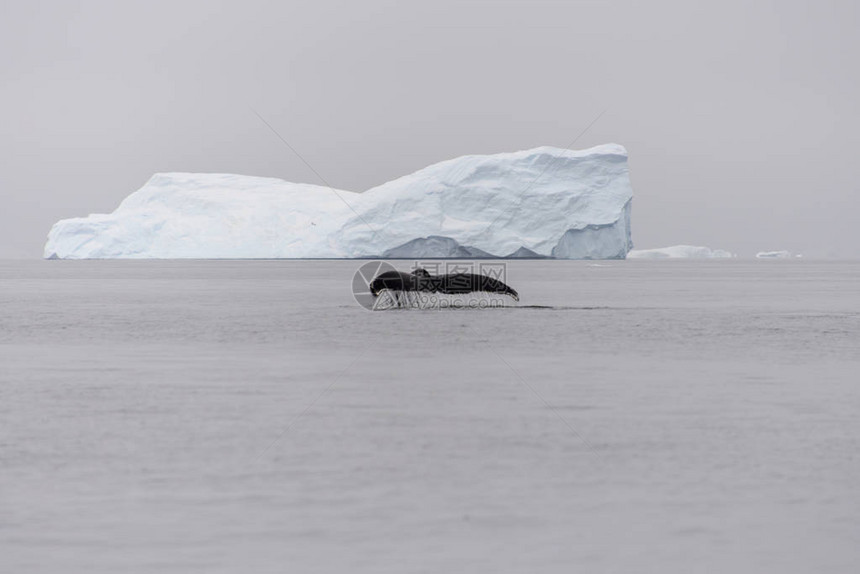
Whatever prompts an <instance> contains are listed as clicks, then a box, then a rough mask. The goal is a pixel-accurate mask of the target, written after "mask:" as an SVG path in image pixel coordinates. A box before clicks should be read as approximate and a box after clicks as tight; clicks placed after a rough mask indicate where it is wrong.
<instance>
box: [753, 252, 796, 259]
mask: <svg viewBox="0 0 860 574" xmlns="http://www.w3.org/2000/svg"><path fill="white" fill-rule="evenodd" d="M755 256H756V259H788V258H789V257H792V253H791V251H759V252H758V253H756V254H755Z"/></svg>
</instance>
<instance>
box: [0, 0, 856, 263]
mask: <svg viewBox="0 0 860 574" xmlns="http://www.w3.org/2000/svg"><path fill="white" fill-rule="evenodd" d="M858 6H860V5H858V3H856V2H848V1H832V0H824V1H819V2H809V1H805V0H785V1H780V2H770V1H763V2H754V3H750V2H744V1H740V0H728V1H721V2H695V3H690V2H681V1H675V0H659V1H656V2H647V3H646V2H636V1H634V0H615V1H601V2H597V1H576V2H558V1H554V0H553V1H550V0H536V1H525V0H493V1H489V0H472V1H465V2H459V1H458V2H454V1H452V0H440V1H436V2H390V1H383V0H369V1H363V2H351V1H349V2H348V1H345V0H318V1H314V2H291V3H280V2H269V1H262V0H249V1H247V2H227V1H223V0H221V1H219V0H206V1H203V0H193V1H170V2H166V1H151V0H150V1H146V2H142V1H140V2H138V1H132V2H128V1H126V2H102V1H94V0H83V1H77V2H67V1H64V0H63V1H61V0H45V1H41V2H30V1H23V0H11V1H5V2H3V3H2V5H0V48H2V50H3V52H4V53H5V54H8V55H9V57H6V58H2V59H0V126H2V128H0V157H2V158H3V162H2V167H0V206H2V208H0V258H4V257H5V258H8V257H39V256H40V255H41V252H42V247H43V246H44V241H45V235H46V234H47V232H48V229H49V228H50V226H51V224H53V223H54V222H55V221H56V220H58V219H61V218H66V217H74V216H82V215H87V214H89V213H93V212H99V213H103V212H109V211H112V210H113V209H114V208H115V207H116V206H117V205H118V204H119V202H120V201H121V200H122V199H123V198H124V197H126V196H127V195H128V194H130V193H131V192H133V191H134V190H136V189H138V188H139V187H140V186H141V185H143V183H144V182H145V181H146V180H147V179H148V178H149V177H150V176H151V175H152V174H153V173H155V172H164V171H185V172H188V171H191V172H218V173H224V172H228V173H241V174H248V175H260V176H273V177H280V178H283V179H286V180H289V181H298V182H308V183H316V184H318V183H320V180H319V178H318V177H317V176H316V175H315V174H314V173H313V171H311V170H310V169H309V168H308V166H307V165H305V163H303V162H302V161H301V160H300V159H299V158H298V157H297V156H296V155H294V154H293V153H292V152H291V151H290V150H289V149H287V147H286V146H284V145H283V143H282V142H280V141H279V140H278V139H277V138H276V137H275V136H274V135H273V134H272V133H271V132H270V131H269V130H268V128H267V127H266V126H265V125H264V124H263V123H262V122H261V121H260V120H259V118H258V117H257V116H256V115H255V113H254V111H253V110H256V111H258V112H259V113H260V114H261V115H262V116H263V117H264V118H265V119H266V120H267V121H268V122H270V123H271V125H272V126H273V127H274V128H275V129H276V130H277V131H278V132H279V133H280V134H281V136H283V138H284V139H285V140H286V141H287V142H289V144H290V145H291V146H293V147H294V148H295V149H296V150H297V151H298V152H299V153H300V154H301V155H302V157H303V158H305V159H306V160H307V162H308V163H309V164H310V165H311V166H312V167H313V169H314V170H315V171H316V172H318V174H319V175H321V176H322V177H323V178H324V179H325V180H326V181H327V182H328V183H330V184H331V185H332V186H334V187H336V188H342V189H350V190H355V191H362V190H365V189H367V188H369V187H371V186H374V185H378V184H380V183H382V182H385V181H388V180H390V179H393V178H395V177H398V176H401V175H404V174H407V173H410V172H412V171H414V170H416V169H420V168H422V167H425V166H427V165H429V164H431V163H433V162H437V161H441V160H445V159H449V158H452V157H456V156H459V155H463V154H474V153H495V152H501V151H513V150H519V149H527V148H531V147H535V146H538V145H554V146H558V147H567V146H569V145H571V144H573V145H574V147H576V148H585V147H589V146H592V145H595V144H600V143H606V142H617V143H620V144H623V145H625V146H626V147H627V148H628V150H629V151H630V165H631V174H632V181H633V188H634V192H635V200H634V210H633V238H634V241H635V242H636V245H637V247H639V248H652V247H662V246H666V245H675V244H679V243H685V244H692V245H706V246H710V247H713V248H719V249H727V250H729V251H732V252H734V253H739V254H741V255H743V256H751V255H754V254H755V253H756V252H757V251H769V250H778V249H788V250H791V251H794V252H803V253H805V254H806V255H807V256H817V257H840V258H846V257H849V258H850V257H857V256H858V254H860V253H858V247H857V246H858V245H860V230H858V226H857V218H856V216H854V215H853V214H856V213H858V212H860V194H858V193H856V192H857V181H860V163H858V162H857V161H856V160H855V158H856V156H857V154H858V140H857V134H858V133H860V118H858V107H857V105H856V102H857V101H858V99H860V93H858V88H860V81H858V80H860V77H858V74H860V62H858V55H860V46H858V36H857V34H856V33H855V32H856V30H855V23H856V22H857V21H858V19H860V14H858V10H860V8H858ZM601 114H603V115H601ZM598 118H599V119H598ZM594 120H597V121H596V122H595V123H594V125H593V126H592V127H591V128H590V129H589V130H588V131H587V132H586V133H585V134H584V135H582V137H581V138H580V139H579V140H578V141H575V142H574V140H575V139H576V138H577V135H578V134H580V133H581V132H582V131H583V130H584V129H585V128H586V127H587V126H588V125H589V124H590V123H591V122H592V121H594Z"/></svg>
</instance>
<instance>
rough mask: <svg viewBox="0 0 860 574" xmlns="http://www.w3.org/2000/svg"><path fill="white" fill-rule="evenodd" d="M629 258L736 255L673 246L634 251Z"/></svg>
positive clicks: (699, 257) (707, 248)
mask: <svg viewBox="0 0 860 574" xmlns="http://www.w3.org/2000/svg"><path fill="white" fill-rule="evenodd" d="M627 257H628V258H629V259H723V258H727V257H735V254H734V253H731V252H729V251H725V250H723V249H711V248H710V247H700V246H697V245H672V246H671V247H659V248H657V249H632V250H630V252H629V253H627Z"/></svg>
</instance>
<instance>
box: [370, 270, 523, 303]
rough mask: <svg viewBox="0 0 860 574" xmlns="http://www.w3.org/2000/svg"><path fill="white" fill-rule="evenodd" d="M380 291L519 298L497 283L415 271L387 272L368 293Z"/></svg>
mask: <svg viewBox="0 0 860 574" xmlns="http://www.w3.org/2000/svg"><path fill="white" fill-rule="evenodd" d="M383 289H390V290H391V291H423V292H426V293H445V294H462V293H473V292H475V291H486V292H488V293H500V294H502V295H510V296H511V297H513V299H514V301H519V300H520V296H519V294H518V293H517V292H516V291H515V290H514V289H512V288H511V287H508V286H507V285H505V284H504V283H502V282H501V281H499V280H498V279H493V278H492V277H487V276H486V275H476V274H474V273H451V274H449V275H430V273H428V272H427V270H426V269H416V270H415V271H413V272H412V273H403V272H402V271H386V272H385V273H380V274H379V275H377V276H376V277H374V278H373V281H371V283H370V292H371V293H373V295H374V296H377V295H379V292H380V291H382V290H383Z"/></svg>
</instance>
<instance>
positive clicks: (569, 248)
mask: <svg viewBox="0 0 860 574" xmlns="http://www.w3.org/2000/svg"><path fill="white" fill-rule="evenodd" d="M632 197H633V191H632V189H631V187H630V179H629V177H628V170H627V151H626V150H625V149H624V148H623V147H622V146H620V145H616V144H607V145H601V146H597V147H594V148H591V149H587V150H582V151H570V150H563V149H559V148H554V147H539V148H535V149H531V150H526V151H519V152H513V153H501V154H495V155H472V156H464V157H460V158H456V159H452V160H448V161H443V162H441V163H437V164H434V165H431V166H429V167H426V168H424V169H422V170H419V171H417V172H415V173H413V174H411V175H407V176H404V177H401V178H399V179H395V180H394V181H390V182H388V183H385V184H382V185H380V186H378V187H375V188H372V189H369V190H367V191H365V192H364V193H354V192H350V191H344V190H334V189H331V188H328V187H323V186H317V185H310V184H300V183H289V182H286V181H282V180H278V179H270V178H263V177H249V176H241V175H227V174H191V173H164V174H156V175H154V176H153V177H152V178H151V179H150V180H149V181H148V182H147V183H146V185H144V186H143V187H142V188H141V189H140V190H138V191H136V192H134V193H132V194H131V195H130V196H128V197H127V198H126V199H125V200H124V201H123V202H122V203H121V204H120V205H119V207H117V209H116V210H115V211H114V212H113V213H111V214H105V215H103V214H95V215H90V216H89V217H82V218H75V219H64V220H62V221H59V222H57V223H56V224H54V226H53V228H52V229H51V231H50V233H49V235H48V242H47V244H46V245H45V257H46V258H59V259H86V258H165V259H172V258H200V259H210V258H212V259H214V258H342V257H346V258H351V257H378V256H382V255H385V256H389V257H482V256H483V257H487V256H506V255H516V254H519V256H523V254H528V253H534V254H536V255H537V256H553V257H559V258H566V259H609V258H623V257H625V256H626V255H627V252H628V251H629V250H630V249H631V247H632V241H631V238H630V204H631V200H632Z"/></svg>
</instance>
